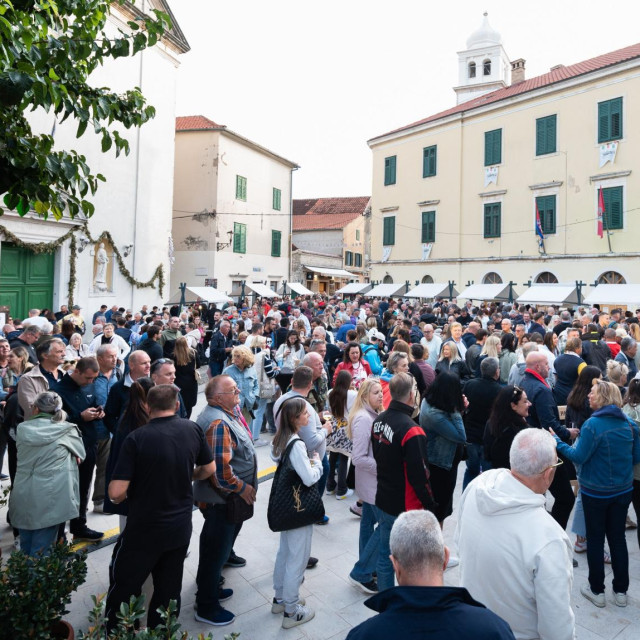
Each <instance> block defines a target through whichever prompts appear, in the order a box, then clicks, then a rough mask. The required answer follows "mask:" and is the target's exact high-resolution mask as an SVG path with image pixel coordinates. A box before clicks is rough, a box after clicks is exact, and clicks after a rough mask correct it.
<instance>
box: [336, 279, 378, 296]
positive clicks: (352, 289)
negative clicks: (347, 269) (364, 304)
mask: <svg viewBox="0 0 640 640" xmlns="http://www.w3.org/2000/svg"><path fill="white" fill-rule="evenodd" d="M372 287H373V285H372V284H371V283H370V282H350V283H349V284H345V285H344V287H342V288H341V289H338V290H337V291H336V294H337V295H355V294H356V293H365V292H367V291H369V290H370V289H371V288H372ZM367 295H368V294H367Z"/></svg>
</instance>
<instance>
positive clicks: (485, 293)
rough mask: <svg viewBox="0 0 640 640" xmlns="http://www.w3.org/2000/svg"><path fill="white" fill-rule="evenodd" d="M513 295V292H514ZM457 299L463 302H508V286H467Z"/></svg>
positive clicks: (502, 284)
mask: <svg viewBox="0 0 640 640" xmlns="http://www.w3.org/2000/svg"><path fill="white" fill-rule="evenodd" d="M514 295H515V292H514ZM458 298H464V299H465V300H483V301H484V300H508V299H509V285H508V284H504V283H500V284H472V285H469V286H468V287H467V288H466V289H465V290H464V291H463V292H462V293H461V294H460V295H459V296H458Z"/></svg>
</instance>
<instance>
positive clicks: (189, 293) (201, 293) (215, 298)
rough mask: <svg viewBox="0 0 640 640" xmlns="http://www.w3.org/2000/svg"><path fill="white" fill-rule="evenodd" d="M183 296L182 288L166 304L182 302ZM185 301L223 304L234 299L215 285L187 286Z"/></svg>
mask: <svg viewBox="0 0 640 640" xmlns="http://www.w3.org/2000/svg"><path fill="white" fill-rule="evenodd" d="M181 298H182V292H181V291H180V289H178V291H177V292H176V293H174V294H173V295H172V296H171V297H170V298H169V300H167V302H166V304H180V300H181ZM184 301H185V303H191V302H200V301H204V302H215V303H216V304H223V303H225V302H233V300H232V299H231V298H230V297H229V296H228V295H226V294H224V293H222V292H221V291H218V290H217V289H215V288H214V287H187V288H186V289H185V292H184Z"/></svg>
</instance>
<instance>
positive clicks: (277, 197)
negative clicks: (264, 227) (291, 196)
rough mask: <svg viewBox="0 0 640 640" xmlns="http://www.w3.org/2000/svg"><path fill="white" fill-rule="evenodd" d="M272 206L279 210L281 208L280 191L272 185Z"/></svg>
mask: <svg viewBox="0 0 640 640" xmlns="http://www.w3.org/2000/svg"><path fill="white" fill-rule="evenodd" d="M273 208H274V209H275V210H276V211H280V209H281V208H282V191H280V189H276V188H275V187H273Z"/></svg>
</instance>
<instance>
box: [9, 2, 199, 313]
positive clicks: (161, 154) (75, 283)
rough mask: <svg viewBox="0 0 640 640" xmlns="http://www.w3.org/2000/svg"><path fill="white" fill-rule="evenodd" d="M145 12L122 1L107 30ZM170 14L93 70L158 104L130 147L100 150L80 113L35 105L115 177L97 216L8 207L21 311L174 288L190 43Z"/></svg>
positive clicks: (98, 79)
mask: <svg viewBox="0 0 640 640" xmlns="http://www.w3.org/2000/svg"><path fill="white" fill-rule="evenodd" d="M146 7H147V9H146V10H147V11H150V10H151V9H153V8H157V9H160V10H162V11H165V12H168V13H169V14H171V11H170V8H169V6H168V4H167V2H166V1H160V0H153V1H152V2H149V3H147V5H146ZM137 17H139V9H137V8H136V7H135V6H134V5H132V4H129V3H126V4H125V5H122V6H121V5H119V4H117V3H114V4H113V5H111V13H110V16H109V20H108V23H107V27H106V31H107V33H113V34H114V35H115V34H116V33H117V29H122V30H123V31H126V30H127V29H128V26H127V21H129V20H135V19H136V18H137ZM172 21H173V28H172V30H171V31H170V32H168V33H167V34H166V35H165V36H164V37H163V38H162V40H161V41H160V42H159V43H158V44H156V45H155V46H154V47H153V48H151V49H147V50H144V51H142V52H140V53H138V54H137V55H136V56H135V57H132V58H119V59H117V60H108V61H106V62H105V64H104V66H101V67H98V69H97V70H96V71H95V73H94V75H92V77H91V82H92V83H93V84H94V85H96V86H108V87H110V88H111V89H112V90H113V91H116V92H124V91H126V90H128V89H131V88H132V87H135V86H139V87H140V88H141V89H142V93H143V94H144V96H145V98H146V99H147V101H148V103H149V104H152V105H154V107H155V108H156V117H155V118H154V119H153V120H151V121H149V122H148V123H146V124H144V125H143V126H142V127H141V128H140V129H131V130H129V131H127V132H125V135H124V137H126V138H127V140H128V141H129V144H130V149H131V151H130V153H129V155H127V156H125V155H124V154H122V155H121V156H120V157H119V158H116V157H115V153H114V152H113V150H112V151H110V152H109V153H102V152H101V150H100V138H99V137H98V136H94V135H92V133H91V127H89V129H88V130H87V132H86V133H85V134H84V135H83V136H82V137H81V138H79V139H76V130H77V123H74V122H72V119H69V120H68V121H67V122H64V123H62V124H60V123H58V122H56V121H55V117H54V115H53V114H51V113H50V114H47V113H44V112H35V113H33V114H29V120H30V122H31V124H32V128H33V130H34V132H46V133H49V134H51V133H52V132H53V134H52V135H53V138H54V140H55V145H56V147H58V148H62V149H75V150H76V151H77V152H78V153H80V154H82V155H84V156H85V157H86V158H87V163H88V164H89V166H90V167H91V169H92V171H93V173H102V174H103V175H104V176H105V177H106V179H107V182H106V183H105V184H102V185H101V186H100V188H99V189H98V191H97V193H96V195H95V196H94V197H93V198H92V201H93V203H94V205H95V213H94V215H93V216H92V217H91V218H90V219H89V220H85V219H84V218H82V217H81V216H78V217H77V218H76V219H75V220H71V219H70V218H69V217H67V216H65V217H63V218H62V219H61V220H60V221H57V222H56V221H46V220H42V219H40V218H38V217H37V216H36V215H35V214H27V216H25V217H24V218H21V217H20V216H19V215H18V214H17V213H15V212H12V211H4V212H3V215H2V217H1V218H0V224H1V225H2V227H3V228H4V229H5V230H6V231H3V230H2V229H0V290H1V292H2V295H1V298H2V302H1V304H2V305H7V306H9V311H10V313H11V314H12V315H13V316H15V317H16V318H20V317H26V314H27V312H28V310H29V309H31V308H39V309H43V308H49V309H51V308H53V309H54V310H57V309H59V307H60V305H62V304H68V302H69V301H70V300H71V299H72V300H73V302H74V303H75V304H80V306H82V308H83V313H84V314H86V315H87V316H89V317H90V316H91V315H92V312H93V311H95V310H96V309H98V308H99V307H100V305H101V304H107V305H109V306H111V305H112V304H118V305H122V306H124V307H128V308H131V309H132V310H136V309H139V308H140V306H141V305H142V304H149V305H153V304H160V303H161V302H162V301H163V299H165V298H166V297H168V295H169V279H170V244H169V239H170V235H171V203H172V200H173V180H172V178H173V137H174V122H175V110H174V109H175V94H176V75H177V70H178V66H179V56H180V54H182V53H184V52H186V51H188V50H189V45H188V43H187V41H186V39H185V37H184V35H183V34H182V32H181V30H180V28H179V26H178V25H177V23H176V22H175V20H174V19H173V16H172ZM85 224H86V229H85V228H83V225H85ZM151 230H153V232H151ZM71 236H74V237H75V245H76V249H75V250H74V249H73V248H72V239H71ZM16 239H17V241H16ZM12 240H13V241H12ZM21 243H27V244H29V243H46V244H49V245H52V247H51V248H52V250H51V252H49V253H39V254H35V253H33V252H32V251H30V250H29V249H28V248H25V247H23V246H21ZM101 245H103V246H101ZM136 281H137V283H136ZM161 282H162V283H163V285H164V286H163V291H162V293H161V291H160V288H161V287H160V284H161ZM143 284H146V285H147V286H143Z"/></svg>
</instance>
